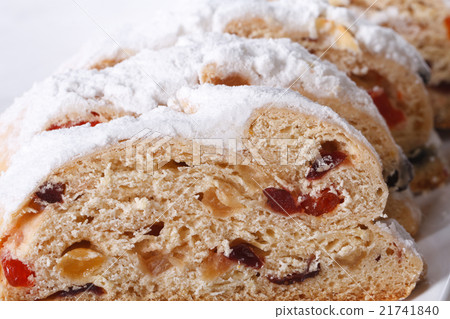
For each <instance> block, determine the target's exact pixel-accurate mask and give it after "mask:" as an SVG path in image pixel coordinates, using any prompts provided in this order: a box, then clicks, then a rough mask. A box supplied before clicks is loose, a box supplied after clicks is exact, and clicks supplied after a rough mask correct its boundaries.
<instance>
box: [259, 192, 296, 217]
mask: <svg viewBox="0 0 450 319" xmlns="http://www.w3.org/2000/svg"><path fill="white" fill-rule="evenodd" d="M263 193H264V195H265V196H266V197H267V205H269V207H270V208H271V209H272V210H273V211H275V212H277V213H280V214H282V215H290V214H295V213H298V212H299V207H298V206H297V202H296V200H294V198H293V197H292V195H291V193H290V192H288V191H287V190H284V189H280V188H275V187H269V188H266V189H265V190H264V191H263Z"/></svg>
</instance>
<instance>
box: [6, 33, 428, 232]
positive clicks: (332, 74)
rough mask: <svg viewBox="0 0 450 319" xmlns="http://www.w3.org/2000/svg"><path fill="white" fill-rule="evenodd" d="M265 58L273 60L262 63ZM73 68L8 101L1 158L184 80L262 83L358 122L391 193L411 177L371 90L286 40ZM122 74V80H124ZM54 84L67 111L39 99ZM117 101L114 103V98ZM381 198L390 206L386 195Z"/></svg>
mask: <svg viewBox="0 0 450 319" xmlns="http://www.w3.org/2000/svg"><path fill="white" fill-rule="evenodd" d="M155 61H157V62H156V63H155ZM269 61H272V63H271V64H266V62H267V63H268V62H269ZM75 72H76V73H77V76H78V77H80V78H85V79H86V80H85V81H79V82H80V83H77V84H76V87H72V85H71V81H72V80H71V79H70V77H69V79H66V77H67V76H68V74H69V75H70V72H69V73H63V74H60V75H58V76H55V77H54V78H53V81H51V80H50V81H47V82H44V83H43V84H41V85H40V86H38V87H35V88H34V91H35V92H36V94H34V95H32V93H31V92H30V93H28V94H29V95H31V96H32V98H33V101H30V99H29V98H27V97H25V98H24V99H21V100H19V101H18V102H17V103H16V104H15V105H14V106H12V107H11V109H12V111H10V112H15V114H16V115H15V116H12V115H11V114H10V113H6V114H5V116H3V117H0V122H6V123H10V122H13V123H14V126H15V128H16V129H17V130H19V131H20V133H19V134H17V133H14V136H13V135H12V134H11V136H9V138H8V139H4V142H3V144H5V147H4V149H5V150H8V151H7V152H4V153H3V154H2V155H0V157H3V159H4V162H7V160H8V157H10V156H11V155H12V154H13V153H14V149H19V148H20V145H21V144H23V142H24V141H26V140H29V139H30V138H31V137H32V136H33V135H34V134H36V133H38V132H41V131H45V130H47V131H49V130H50V131H51V130H56V129H61V128H67V127H71V126H79V125H84V124H87V123H90V125H91V126H95V125H97V124H98V123H101V122H107V121H109V120H111V119H112V118H117V117H121V116H123V115H124V114H142V112H145V111H146V110H148V109H151V108H153V107H155V106H157V105H158V103H163V104H167V99H168V97H169V96H170V95H173V94H174V93H175V91H176V90H177V89H178V88H179V87H181V86H183V85H190V86H194V85H197V83H201V84H203V83H212V84H215V85H219V84H224V85H228V86H236V85H265V86H275V87H282V88H292V89H294V90H296V91H298V92H300V93H301V94H302V95H304V96H306V97H309V98H310V99H312V100H313V101H315V102H318V103H320V104H322V105H327V106H330V107H331V108H332V109H333V110H335V111H336V112H337V113H338V114H340V115H341V116H342V117H343V118H345V119H346V120H347V121H348V122H349V123H351V124H352V125H353V126H354V127H356V128H357V129H359V130H360V131H361V132H362V133H363V135H364V136H365V137H366V138H367V139H368V140H369V141H370V142H371V144H372V145H373V146H374V148H375V150H376V151H377V153H378V154H379V155H380V157H381V160H382V164H383V175H384V177H385V180H386V181H387V183H388V186H389V187H390V191H391V192H398V191H403V190H405V189H407V188H408V185H409V182H410V180H411V178H412V174H411V166H410V164H409V162H408V160H407V159H406V158H405V156H404V155H403V152H402V151H401V150H400V149H399V148H398V146H397V145H396V144H395V142H394V140H393V138H392V136H391V135H390V132H389V129H388V127H387V126H386V124H385V122H384V120H383V119H382V117H381V116H380V115H379V113H378V111H377V109H376V107H375V105H374V104H373V102H372V100H371V98H370V96H369V95H368V94H367V93H366V92H365V91H364V90H361V89H359V88H358V87H357V86H356V85H355V84H354V83H353V82H352V81H351V80H350V79H349V78H348V77H347V76H346V75H345V74H344V73H343V72H340V71H338V70H337V69H336V67H335V66H334V65H332V64H331V63H329V62H324V61H321V60H317V58H316V57H315V56H313V55H311V54H310V53H308V52H307V51H306V50H305V49H304V48H303V47H301V46H300V45H298V44H296V43H293V42H291V41H289V40H287V39H283V40H282V39H278V40H267V39H245V38H239V37H236V36H232V35H224V34H202V35H197V36H190V37H184V38H180V39H179V41H178V42H177V44H176V45H175V46H173V47H169V48H166V49H162V50H148V49H146V50H141V51H140V52H139V53H137V54H136V55H135V56H133V57H131V58H129V59H127V60H126V61H123V62H122V63H119V64H117V65H115V66H112V67H108V68H106V69H101V70H97V69H93V70H77V71H75ZM87 79H89V80H87ZM123 79H129V80H128V81H127V82H126V83H124V82H123ZM131 79H132V80H131ZM155 79H156V80H155ZM55 85H56V86H58V88H59V90H60V92H59V94H58V95H59V96H60V97H62V99H63V100H64V99H66V98H67V95H78V96H79V97H81V98H79V100H80V102H78V103H77V104H76V109H74V110H70V109H69V110H67V109H66V107H65V106H64V105H66V103H60V101H61V99H59V98H55V99H54V100H53V101H49V99H48V98H45V99H42V94H41V93H42V92H43V91H51V90H52V88H53V86H55ZM325 87H326V88H327V89H326V90H324V88H325ZM32 91H33V90H32ZM118 100H120V103H117V102H116V101H118ZM40 101H42V102H40ZM110 101H115V103H113V104H114V105H120V106H121V108H120V109H116V108H114V107H113V104H112V103H111V102H110ZM74 104H75V103H74ZM30 105H33V107H30ZM107 105H110V106H111V110H108V108H107ZM77 110H78V111H77ZM19 114H20V116H19ZM22 114H23V115H22ZM2 118H3V119H4V120H2ZM26 123H32V124H31V125H34V126H35V130H34V131H31V130H30V129H29V125H27V124H26ZM37 123H40V124H39V125H37ZM5 127H6V126H5ZM10 146H12V147H10ZM5 166H6V165H5ZM396 196H397V195H396ZM397 197H398V196H397ZM388 203H389V205H391V203H392V201H388ZM389 205H388V207H387V209H386V210H387V211H388V212H389V211H391V210H392V211H398V212H402V216H401V217H400V216H398V217H400V218H398V220H402V222H401V223H402V224H403V225H404V226H405V227H406V229H407V231H408V232H410V233H411V234H415V233H416V232H417V230H418V227H419V224H420V214H417V210H418V208H415V209H413V210H411V207H412V206H411V205H410V204H407V205H406V204H405V205H404V207H403V208H400V207H398V206H401V201H396V206H397V208H393V209H391V208H390V207H389ZM388 214H389V213H388ZM397 215H399V214H397Z"/></svg>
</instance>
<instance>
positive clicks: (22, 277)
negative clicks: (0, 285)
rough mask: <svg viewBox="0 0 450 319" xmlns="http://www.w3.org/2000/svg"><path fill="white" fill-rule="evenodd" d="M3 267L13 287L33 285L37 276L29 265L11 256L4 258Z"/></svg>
mask: <svg viewBox="0 0 450 319" xmlns="http://www.w3.org/2000/svg"><path fill="white" fill-rule="evenodd" d="M2 268H3V273H4V274H5V278H6V280H7V281H8V283H9V284H10V285H11V286H13V287H27V288H28V287H33V285H34V281H33V278H32V277H34V276H36V274H35V273H34V271H32V270H31V269H30V268H29V267H28V265H26V264H24V263H23V262H21V261H20V260H18V259H15V258H12V257H11V256H4V257H3V258H2Z"/></svg>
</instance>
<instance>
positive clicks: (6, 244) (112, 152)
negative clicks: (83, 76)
mask: <svg viewBox="0 0 450 319" xmlns="http://www.w3.org/2000/svg"><path fill="white" fill-rule="evenodd" d="M52 94H57V93H56V92H55V91H54V92H52ZM168 105H169V107H166V106H160V107H157V108H153V109H152V110H149V111H148V112H145V113H144V114H142V115H140V116H138V117H133V116H124V117H122V118H119V119H114V120H112V121H110V122H107V123H101V124H98V125H96V126H95V127H93V126H89V125H84V126H78V127H72V128H68V129H60V130H53V131H49V132H43V133H40V134H37V135H35V136H34V137H33V138H32V140H31V141H29V142H28V143H27V145H25V146H24V147H22V148H21V149H20V151H19V152H18V153H16V155H14V156H13V159H12V161H11V165H10V166H9V168H8V169H7V170H6V172H5V173H4V174H2V175H1V176H0V209H1V213H2V223H1V225H0V227H1V230H0V231H1V237H0V238H1V246H0V247H1V248H0V255H1V263H2V267H1V269H2V271H1V274H0V278H1V285H0V289H1V290H0V294H1V296H2V298H4V299H9V300H11V299H12V300H19V299H20V300H22V299H25V300H38V299H39V300H41V299H46V300H54V299H58V300H59V299H64V300H86V299H87V300H92V299H95V300H118V299H123V300H168V299H170V300H255V299H257V300H360V299H363V300H396V299H400V298H405V297H407V296H408V295H409V293H410V292H411V290H412V289H413V288H414V286H415V285H416V282H417V281H418V280H419V278H420V275H421V273H422V271H423V261H422V259H421V257H420V255H419V254H418V253H417V251H416V250H415V248H414V242H413V241H412V239H411V238H410V237H409V236H408V235H407V234H406V233H405V232H404V230H403V229H402V227H401V226H399V225H398V224H397V222H395V221H392V220H382V215H383V209H384V206H385V204H386V200H387V197H388V190H387V186H386V184H385V182H384V180H383V175H382V168H381V163H380V161H379V158H378V156H377V155H376V153H375V151H374V150H373V148H372V147H371V145H370V144H369V143H368V142H367V140H366V139H365V138H364V137H363V136H362V135H361V134H360V133H359V132H358V131H356V130H355V129H354V128H353V127H351V126H350V125H348V124H347V123H346V122H345V121H344V120H342V119H341V118H340V117H339V116H338V115H337V114H336V113H334V112H333V111H331V109H328V108H326V107H322V106H320V105H318V104H315V103H314V102H311V101H310V100H307V99H306V98H304V97H302V96H301V95H299V94H298V93H296V92H293V91H286V90H285V89H276V88H264V87H257V86H241V87H226V86H213V85H210V84H205V85H202V86H200V87H198V88H193V89H192V88H182V89H180V90H179V91H178V92H177V93H176V94H174V95H173V96H172V98H171V99H170V101H169V103H168ZM180 110H183V112H180ZM277 141H293V143H292V144H290V145H289V147H288V150H289V152H285V149H284V147H283V145H285V144H284V143H281V144H280V143H277ZM327 156H328V157H329V158H331V159H332V161H331V162H330V161H328V162H327V163H325V164H324V159H325V158H326V157H327ZM375 220H378V221H376V222H375Z"/></svg>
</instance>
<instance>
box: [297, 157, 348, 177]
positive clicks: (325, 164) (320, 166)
mask: <svg viewBox="0 0 450 319" xmlns="http://www.w3.org/2000/svg"><path fill="white" fill-rule="evenodd" d="M320 155H321V157H320V158H318V159H316V161H315V162H314V163H313V164H312V166H311V167H310V168H309V171H308V175H306V178H307V179H309V180H316V179H319V178H321V177H322V176H324V175H325V174H326V173H328V172H329V171H330V170H332V169H334V168H336V167H338V166H339V165H341V164H342V163H343V162H344V161H345V159H346V158H347V155H346V154H345V153H342V152H339V151H334V152H326V153H325V152H324V153H321V154H320Z"/></svg>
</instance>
